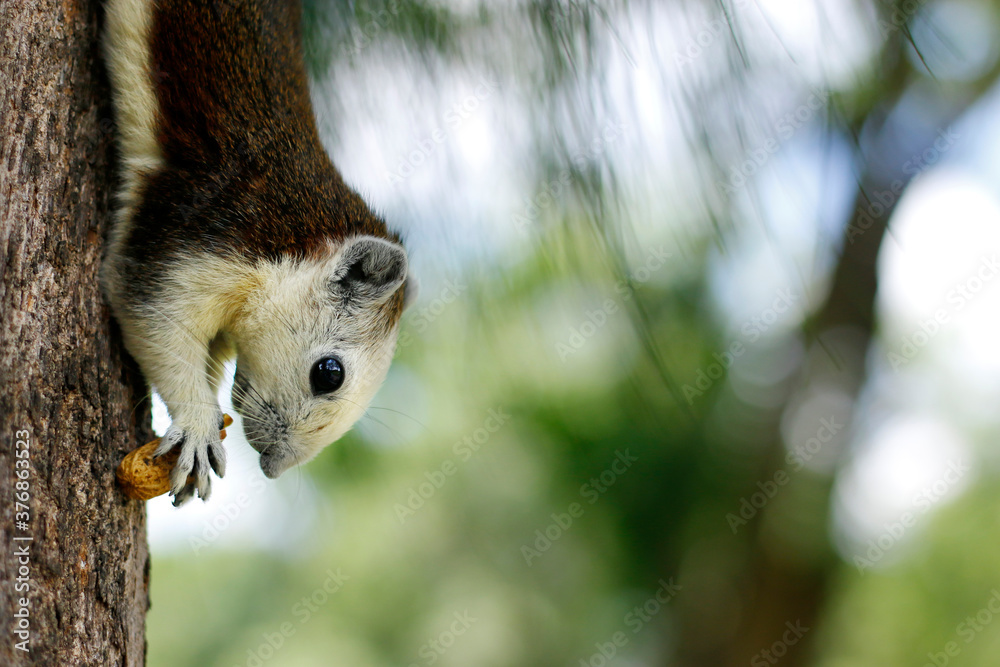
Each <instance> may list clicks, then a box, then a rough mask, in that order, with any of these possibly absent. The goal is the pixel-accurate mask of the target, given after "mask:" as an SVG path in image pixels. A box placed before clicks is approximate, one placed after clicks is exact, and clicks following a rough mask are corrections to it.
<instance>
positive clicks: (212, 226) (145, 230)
mask: <svg viewBox="0 0 1000 667" xmlns="http://www.w3.org/2000/svg"><path fill="white" fill-rule="evenodd" d="M300 23H301V10H300V7H299V4H298V2H296V1H294V0H215V1H214V2H200V1H198V0H157V1H156V2H155V10H154V13H153V20H152V27H151V32H150V46H151V52H152V76H153V79H154V81H153V84H154V86H155V91H156V98H157V102H158V112H159V114H158V119H157V121H158V123H157V125H158V143H159V144H160V146H161V149H162V152H163V159H164V162H165V167H164V168H163V169H162V170H160V171H159V172H157V173H155V174H153V175H152V176H151V177H150V178H148V180H147V182H146V183H145V187H144V190H143V196H142V198H141V199H142V203H141V205H140V206H139V208H138V209H137V210H136V214H135V216H134V219H133V225H132V229H131V233H130V235H129V237H128V238H127V239H126V243H125V248H124V252H125V254H126V255H127V257H128V259H129V262H128V267H130V269H131V270H129V271H128V273H129V274H130V275H129V276H128V282H129V283H131V284H133V285H136V286H137V287H139V288H140V291H143V292H145V291H155V289H156V283H157V279H158V275H160V274H159V272H160V271H161V270H162V268H163V267H164V266H165V265H167V264H169V262H170V261H172V259H173V258H176V257H177V256H184V255H186V254H187V253H188V252H190V251H191V250H192V249H195V250H203V249H207V250H210V251H212V252H216V253H218V254H220V255H223V256H226V255H232V254H236V255H240V256H243V257H246V258H248V259H257V258H260V259H269V260H275V259H279V258H280V257H283V256H292V257H300V258H307V257H314V256H316V255H318V254H321V253H324V252H328V250H327V248H328V247H329V241H331V240H333V241H339V240H342V239H344V238H345V237H347V236H350V235H355V234H370V235H373V236H379V237H383V238H387V239H391V240H394V241H398V240H399V239H398V236H397V235H396V234H393V233H391V232H389V231H388V229H387V228H386V225H385V222H384V221H383V220H381V219H380V218H379V217H378V216H376V215H375V214H374V213H373V212H372V211H371V210H370V209H369V207H368V206H367V204H366V203H365V202H364V200H362V198H361V197H360V196H359V195H358V194H357V193H356V192H354V191H353V190H352V189H351V188H349V187H348V186H347V185H346V184H345V183H344V181H343V179H342V178H341V176H340V174H339V173H338V171H337V170H336V168H335V167H334V165H333V164H332V162H331V161H330V159H329V157H328V156H327V154H326V152H325V150H324V148H323V146H322V143H321V142H320V138H319V133H318V131H317V129H316V125H315V121H314V118H313V111H312V106H311V103H310V98H309V90H308V84H307V79H306V71H305V66H304V62H303V54H302V45H301V25H300ZM402 293H403V290H399V293H398V294H397V295H395V296H394V298H392V299H390V300H389V302H387V304H386V306H385V315H386V316H387V319H388V320H389V322H387V324H389V326H392V325H393V324H395V322H396V321H397V320H398V318H399V315H400V313H401V310H402Z"/></svg>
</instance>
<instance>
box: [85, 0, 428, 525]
mask: <svg viewBox="0 0 1000 667" xmlns="http://www.w3.org/2000/svg"><path fill="white" fill-rule="evenodd" d="M301 11H302V10H301V7H300V6H299V3H298V1H297V0H214V1H211V0H205V1H202V0H109V2H108V3H107V5H106V27H105V34H104V53H105V59H106V61H107V65H108V71H109V75H110V81H111V86H112V93H113V100H114V108H115V113H116V118H117V127H118V147H119V157H120V164H121V183H120V187H119V190H118V192H117V204H116V210H115V214H114V220H113V223H112V227H111V231H110V233H109V238H108V245H107V251H106V255H105V258H104V262H103V264H102V268H101V283H102V286H103V289H104V292H105V294H106V297H107V300H108V302H109V304H110V306H111V310H112V313H113V315H114V316H115V318H116V320H117V321H118V323H119V326H120V329H121V332H122V338H123V341H124V343H125V346H126V348H127V349H128V351H129V353H130V354H131V355H132V356H133V357H134V358H135V360H136V361H137V363H138V364H139V367H140V369H141V370H142V373H143V375H144V376H145V378H146V380H147V381H148V382H149V383H150V384H151V385H152V386H153V387H154V388H155V389H156V391H157V392H158V393H159V395H160V396H161V397H162V399H163V401H164V403H165V404H166V406H167V409H168V411H169V413H170V417H171V420H172V421H171V424H170V427H169V428H168V430H167V432H166V433H165V434H164V436H163V438H162V440H161V443H162V444H161V445H160V447H159V449H158V450H157V455H162V454H165V453H166V452H168V451H170V450H171V449H173V448H175V447H177V448H180V456H179V458H178V460H177V463H176V464H175V466H174V468H173V470H172V471H171V474H170V485H171V490H170V492H171V495H172V496H173V499H174V501H173V502H174V505H175V506H179V505H181V504H183V503H184V502H186V501H188V500H190V499H191V498H192V497H193V496H194V494H195V492H197V494H198V496H199V497H200V498H202V499H203V500H207V499H208V498H209V495H210V493H211V479H210V470H214V471H215V473H216V474H217V475H218V476H219V477H222V476H223V475H224V474H225V468H226V453H225V450H224V449H223V447H222V443H221V440H220V438H219V429H220V427H221V424H222V419H223V417H222V412H221V410H220V408H219V404H218V391H219V387H220V384H221V381H222V376H223V364H224V363H225V362H226V361H228V360H231V359H234V358H235V359H236V372H235V377H234V381H233V389H232V404H233V407H234V408H235V410H236V412H237V413H239V414H240V415H241V416H242V418H243V430H244V433H245V435H246V438H247V441H248V442H249V443H250V444H251V446H253V448H254V449H255V450H257V451H258V452H259V453H260V467H261V470H262V471H263V473H264V474H265V475H266V476H267V477H269V478H276V477H278V476H279V475H281V473H282V472H284V471H285V470H287V469H289V468H291V467H292V466H294V465H296V464H299V463H303V462H305V461H308V460H310V459H311V458H313V457H314V456H315V455H316V454H317V453H318V452H319V451H320V450H321V449H322V448H323V447H325V446H326V445H327V444H329V443H331V442H333V441H335V440H337V439H338V438H340V437H341V436H342V435H343V434H344V433H345V432H346V431H347V430H348V429H350V428H351V426H352V425H353V424H354V423H355V422H356V421H357V420H358V419H359V418H360V417H361V416H362V414H363V413H364V411H365V410H366V408H367V406H368V404H369V403H370V401H371V399H372V397H373V396H374V394H375V392H376V391H377V390H378V388H379V386H380V385H381V384H382V382H383V380H384V379H385V376H386V373H387V372H388V368H389V365H390V362H391V360H392V357H393V355H394V352H395V346H396V338H397V335H398V330H399V321H400V317H401V313H402V311H403V308H404V305H405V302H406V301H408V300H410V299H411V298H412V289H411V288H410V286H411V285H412V280H408V279H407V254H406V251H405V249H404V247H403V245H402V243H401V240H400V237H399V235H398V234H396V233H394V232H391V231H389V229H388V228H387V226H386V223H385V221H384V220H383V219H382V218H381V217H379V216H378V215H377V214H376V213H374V212H373V211H372V209H371V208H370V207H369V206H368V205H367V204H366V203H365V201H364V200H363V199H362V197H361V196H360V195H359V194H357V193H356V192H355V191H354V190H352V189H351V188H350V187H349V186H348V185H346V184H345V182H344V180H343V178H342V177H341V175H340V173H339V172H338V171H337V169H336V167H335V166H334V165H333V163H332V162H331V160H330V158H329V156H328V155H327V153H326V151H325V150H324V148H323V145H322V143H321V141H320V137H319V132H318V130H317V128H316V123H315V119H314V116H313V110H312V105H311V102H310V97H309V89H308V81H307V75H306V68H305V60H304V55H303V48H302V34H301V33H302V27H301ZM189 476H190V480H189Z"/></svg>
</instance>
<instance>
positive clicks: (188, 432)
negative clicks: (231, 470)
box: [156, 411, 226, 507]
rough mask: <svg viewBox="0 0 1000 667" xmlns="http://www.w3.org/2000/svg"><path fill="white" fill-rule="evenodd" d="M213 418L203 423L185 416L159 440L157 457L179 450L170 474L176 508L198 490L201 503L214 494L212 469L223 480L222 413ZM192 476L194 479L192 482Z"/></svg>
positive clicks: (175, 421)
mask: <svg viewBox="0 0 1000 667" xmlns="http://www.w3.org/2000/svg"><path fill="white" fill-rule="evenodd" d="M216 412H217V415H215V416H212V417H210V418H209V419H208V420H207V421H208V423H204V422H205V420H204V419H203V420H202V421H201V423H188V422H187V421H186V420H184V419H183V417H181V418H179V419H175V420H174V422H173V423H172V424H171V425H170V428H169V429H167V432H166V433H165V434H164V435H163V438H161V440H160V446H159V447H158V448H157V449H156V456H161V455H163V454H166V453H167V452H169V451H171V450H173V449H174V448H175V447H178V448H180V455H179V457H178V459H177V463H175V464H174V468H173V470H172V471H171V472H170V493H171V495H173V497H174V506H175V507H179V506H181V505H183V504H184V503H186V502H187V501H188V500H190V499H191V498H192V497H194V494H195V491H197V492H198V496H199V497H200V498H201V499H202V500H208V497H209V496H210V495H211V493H212V480H211V477H210V476H209V470H214V471H215V474H216V475H218V476H219V477H222V476H223V475H225V474H226V450H225V449H223V447H222V440H221V438H220V437H219V431H220V430H221V428H222V413H221V412H218V411H216ZM189 477H193V479H191V480H190V481H189V479H188V478H189Z"/></svg>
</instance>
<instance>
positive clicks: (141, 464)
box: [118, 415, 233, 500]
mask: <svg viewBox="0 0 1000 667" xmlns="http://www.w3.org/2000/svg"><path fill="white" fill-rule="evenodd" d="M222 419H223V429H222V430H221V431H219V437H220V438H222V439H223V440H225V438H226V429H225V427H226V426H229V425H230V424H232V423H233V418H232V417H230V416H229V415H223V418H222ZM159 446H160V439H159V438H157V439H156V440H152V441H150V442H147V443H146V444H145V445H143V446H142V447H139V448H138V449H133V450H132V451H131V452H129V453H128V454H126V455H125V458H124V459H122V462H121V465H119V466H118V484H120V485H121V487H122V490H123V491H125V495H126V496H128V497H129V498H131V499H133V500H149V499H150V498H155V497H157V496H162V495H163V494H164V493H166V492H167V491H169V490H170V471H171V470H173V469H174V464H175V463H177V459H178V458H180V455H181V448H180V447H174V448H173V449H171V450H170V451H169V452H167V453H166V454H164V455H163V456H159V457H157V456H154V454H155V453H156V448H157V447H159ZM188 481H189V482H192V481H194V478H193V477H188Z"/></svg>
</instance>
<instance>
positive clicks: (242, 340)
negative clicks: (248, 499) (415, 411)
mask: <svg viewBox="0 0 1000 667" xmlns="http://www.w3.org/2000/svg"><path fill="white" fill-rule="evenodd" d="M406 276H407V262H406V252H405V250H404V249H403V247H402V246H401V245H400V244H398V243H395V242H393V241H389V240H386V239H383V238H377V237H374V236H355V237H353V238H348V239H347V240H345V241H343V242H342V243H339V244H337V246H336V247H334V248H332V252H331V253H328V254H326V256H324V257H322V258H320V259H301V260H291V259H288V260H283V261H282V262H279V263H276V264H268V265H267V267H266V268H263V269H261V270H260V271H259V273H258V275H257V276H256V280H255V282H256V284H257V285H256V288H255V289H254V290H252V293H251V294H250V296H249V298H248V301H247V303H246V304H245V307H244V308H243V309H242V310H243V313H242V315H241V316H240V317H239V318H238V322H236V323H235V324H234V326H233V334H234V336H235V339H236V340H235V342H236V345H237V351H238V360H237V366H236V378H235V381H234V384H233V393H232V399H233V407H234V408H235V409H236V411H237V412H238V413H239V414H240V415H241V416H242V417H243V429H244V432H245V433H246V436H247V440H248V441H249V442H250V444H251V445H252V446H253V448H254V449H256V450H257V451H258V452H260V467H261V470H263V472H264V474H265V475H267V476H268V477H271V478H274V477H278V476H279V475H280V474H281V473H283V472H284V471H285V470H287V469H289V468H291V467H292V466H294V465H297V464H299V463H304V462H305V461H308V460H309V459H311V458H313V457H314V456H316V454H317V453H318V452H319V451H320V450H321V449H323V448H324V447H325V446H326V445H328V444H330V443H331V442H333V441H335V440H337V439H338V438H340V437H341V436H342V435H343V434H344V433H345V432H347V430H348V429H350V428H351V426H353V425H354V423H355V422H356V421H357V420H358V419H359V418H360V417H361V416H362V415H363V414H364V412H365V409H366V408H367V407H368V404H369V403H370V402H371V400H372V397H373V396H374V395H375V392H376V391H377V390H378V388H379V386H380V385H381V384H382V381H383V380H384V379H385V375H386V372H387V371H388V369H389V364H390V362H391V361H392V357H393V354H394V352H395V348H396V337H397V333H398V325H399V318H400V315H401V313H402V310H403V302H404V298H405V297H404V292H406V291H407V287H405V286H404V284H405V283H406V282H407V280H406Z"/></svg>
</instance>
